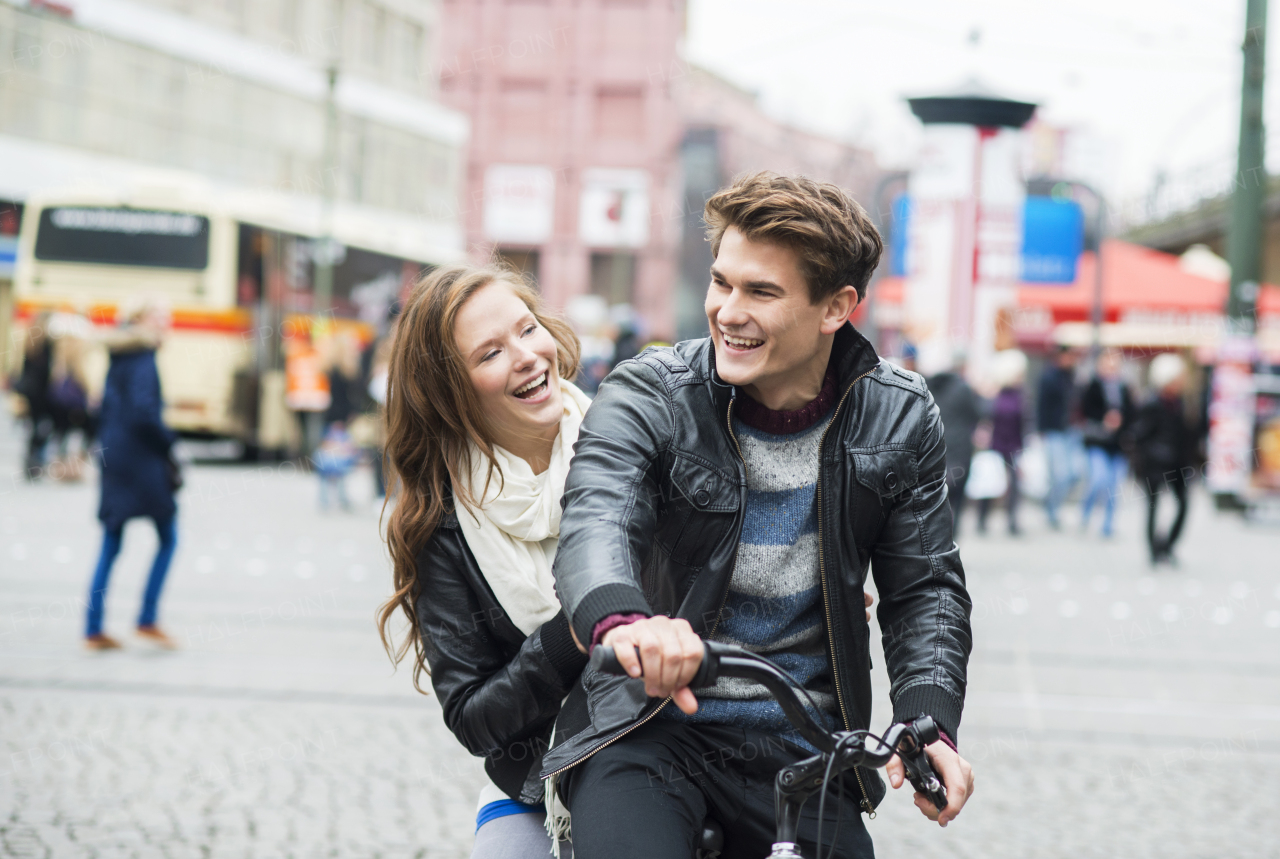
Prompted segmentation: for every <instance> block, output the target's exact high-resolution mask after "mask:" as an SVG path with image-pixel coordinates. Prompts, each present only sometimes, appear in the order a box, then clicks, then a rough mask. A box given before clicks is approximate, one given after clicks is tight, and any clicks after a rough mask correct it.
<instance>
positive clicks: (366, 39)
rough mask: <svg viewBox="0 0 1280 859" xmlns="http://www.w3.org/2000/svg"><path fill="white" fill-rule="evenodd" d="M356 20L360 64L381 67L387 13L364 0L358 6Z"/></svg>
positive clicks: (373, 67) (372, 67)
mask: <svg viewBox="0 0 1280 859" xmlns="http://www.w3.org/2000/svg"><path fill="white" fill-rule="evenodd" d="M356 22H357V25H356V39H357V40H358V41H357V45H358V47H357V51H358V57H359V60H360V64H361V65H363V66H364V67H365V68H369V69H374V70H377V69H381V68H382V55H383V33H384V32H385V30H386V13H385V12H383V11H382V10H381V9H379V8H378V7H377V6H374V5H373V4H372V3H369V2H364V3H361V4H360V5H359V6H358V7H357V8H356Z"/></svg>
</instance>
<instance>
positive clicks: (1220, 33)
mask: <svg viewBox="0 0 1280 859" xmlns="http://www.w3.org/2000/svg"><path fill="white" fill-rule="evenodd" d="M1273 5H1275V4H1273ZM1244 10H1245V0H1070V2H1050V3H1046V2H1035V1H1034V0H1032V2H1028V0H963V2H957V0H897V2H894V3H893V4H889V3H886V2H883V0H689V18H688V25H689V26H688V33H687V42H686V55H687V56H688V58H689V59H690V60H691V61H693V62H695V63H698V64H700V65H703V66H706V67H708V68H710V69H712V70H713V71H716V72H718V73H720V74H722V75H724V76H725V77H727V78H729V79H731V80H733V81H734V82H736V83H739V84H741V85H743V86H745V87H747V88H749V89H752V90H755V91H757V92H759V93H760V96H761V100H762V103H763V105H764V106H765V108H766V109H767V110H768V111H769V112H770V113H772V114H774V115H775V116H778V117H780V118H783V119H787V120H789V121H792V122H794V123H796V124H798V125H801V126H803V127H807V128H811V129H814V130H818V131H822V132H824V133H828V134H832V135H836V136H839V137H842V138H844V139H847V140H851V141H854V142H857V143H860V144H862V145H865V146H868V147H869V148H871V149H873V150H874V151H875V152H876V154H877V156H878V157H879V159H880V160H881V162H882V163H883V164H885V165H886V166H909V164H910V161H911V158H912V155H913V153H914V150H915V147H916V145H917V141H918V140H919V128H920V126H919V124H918V122H917V121H916V119H915V118H914V117H913V116H912V114H911V112H910V110H909V109H908V107H907V105H906V103H905V102H904V101H903V100H902V99H903V97H904V96H906V95H929V94H936V93H938V92H942V91H946V90H948V89H952V88H954V87H955V86H957V85H959V84H960V83H962V82H963V81H964V80H965V79H967V78H970V77H973V76H977V77H978V78H979V79H980V80H981V81H983V82H984V83H986V84H987V85H988V86H990V87H991V88H992V89H995V90H996V91H998V92H1000V93H1002V94H1005V95H1010V96H1014V97H1019V98H1024V99H1027V100H1030V101H1035V102H1037V103H1039V104H1040V105H1041V111H1040V116H1041V117H1043V118H1044V119H1046V120H1047V121H1049V122H1052V123H1054V124H1058V125H1065V126H1070V127H1075V128H1082V129H1087V130H1088V131H1089V132H1090V133H1091V134H1092V135H1093V136H1095V137H1096V138H1098V139H1100V140H1101V141H1103V142H1104V143H1105V144H1106V145H1105V152H1106V161H1107V170H1106V174H1107V177H1106V181H1107V185H1108V188H1107V191H1108V193H1109V194H1110V195H1111V196H1112V197H1113V199H1114V200H1116V202H1120V201H1122V200H1123V199H1127V198H1133V197H1136V196H1138V195H1140V194H1142V193H1144V192H1145V191H1146V190H1147V189H1148V188H1149V187H1150V185H1151V182H1152V179H1153V177H1154V175H1155V172H1156V171H1157V170H1158V169H1165V170H1168V171H1170V172H1171V173H1172V174H1173V175H1174V176H1175V177H1180V176H1181V177H1188V176H1190V175H1192V174H1193V172H1194V171H1195V170H1196V169H1197V168H1202V167H1207V168H1208V169H1210V170H1213V171H1215V172H1221V171H1225V172H1227V173H1229V172H1230V170H1231V169H1232V168H1233V167H1234V159H1235V147H1236V137H1237V133H1238V126H1239V104H1240V67H1241V52H1240V43H1241V40H1242V38H1243V28H1244ZM1272 11H1273V14H1272V15H1271V22H1270V25H1269V27H1268V30H1269V33H1270V34H1273V35H1280V28H1278V27H1277V24H1276V22H1277V19H1278V18H1280V9H1273V10H1272ZM975 33H976V34H977V38H976V44H975ZM1268 41H1272V39H1270V38H1269V39H1268ZM1267 78H1268V80H1267V87H1268V91H1267V106H1268V109H1267V114H1266V115H1267V118H1268V123H1269V125H1271V126H1273V127H1274V124H1275V123H1276V122H1277V121H1280V112H1278V110H1277V109H1280V56H1276V54H1275V51H1274V50H1273V51H1272V52H1271V56H1270V57H1269V66H1268V75H1267ZM1271 137H1272V139H1274V140H1277V141H1280V133H1277V132H1273V134H1272V135H1271ZM1269 149H1270V150H1271V152H1272V153H1273V157H1272V158H1270V159H1269V164H1270V167H1271V169H1272V172H1275V171H1276V169H1277V167H1280V164H1278V163H1277V161H1278V159H1276V158H1275V157H1274V155H1275V154H1280V147H1277V146H1270V147H1269ZM1200 172H1204V171H1203V170H1200Z"/></svg>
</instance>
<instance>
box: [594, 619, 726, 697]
mask: <svg viewBox="0 0 1280 859" xmlns="http://www.w3.org/2000/svg"><path fill="white" fill-rule="evenodd" d="M600 643H601V644H604V645H608V646H609V647H612V648H613V649H614V652H615V653H617V655H618V662H620V663H621V664H622V667H623V668H625V669H626V670H627V674H628V675H630V676H631V677H639V676H640V675H641V673H642V672H641V668H640V663H641V660H643V661H644V669H643V674H644V691H645V694H647V695H648V696H649V697H651V698H665V697H667V696H668V695H670V696H671V697H672V699H673V700H674V701H675V702H676V706H677V707H679V708H680V709H681V710H683V711H684V712H686V713H688V714H689V715H691V716H692V715H693V714H694V713H696V712H697V711H698V699H697V698H695V697H694V696H693V692H692V691H690V689H689V681H690V680H692V679H693V676H694V675H695V674H697V673H698V666H699V665H701V664H702V652H703V648H702V639H701V638H699V637H698V636H697V634H696V633H695V632H694V631H693V627H691V626H689V622H688V621H687V620H683V619H681V618H675V619H672V618H669V617H665V616H663V615H656V616H654V617H650V618H645V619H644V620H637V621H635V622H634V623H628V624H626V625H625V626H615V627H614V628H613V629H611V630H609V631H608V632H606V633H605V635H604V638H602V639H601V640H600ZM637 649H638V650H639V651H640V655H639V658H637V656H636V650H637Z"/></svg>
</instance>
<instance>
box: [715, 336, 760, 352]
mask: <svg viewBox="0 0 1280 859" xmlns="http://www.w3.org/2000/svg"><path fill="white" fill-rule="evenodd" d="M724 342H726V343H728V344H729V345H730V346H732V347H733V348H735V349H754V348H755V347H757V346H760V345H761V344H763V343H764V341H763V340H749V339H747V338H746V337H730V336H729V335H728V334H725V335H724Z"/></svg>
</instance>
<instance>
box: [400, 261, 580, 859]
mask: <svg viewBox="0 0 1280 859" xmlns="http://www.w3.org/2000/svg"><path fill="white" fill-rule="evenodd" d="M577 369H578V342H577V340H576V338H575V337H574V335H573V333H572V332H571V331H570V330H569V328H568V327H567V326H566V325H565V324H564V323H562V322H560V321H559V320H557V319H555V318H553V317H550V316H548V315H547V313H546V311H545V310H544V309H543V307H542V304H541V302H540V300H539V298H538V296H537V293H535V292H534V291H533V290H532V289H531V288H530V287H529V286H527V285H526V284H525V283H524V282H523V281H521V280H520V279H519V278H518V277H517V276H516V275H514V274H512V273H510V272H507V271H504V270H502V269H497V268H478V267H474V266H465V265H457V266H450V267H444V268H439V269H436V270H435V271H433V272H431V273H430V274H429V275H428V276H426V277H425V278H424V279H423V280H421V281H420V282H419V283H418V284H417V285H416V286H415V287H414V290H413V294H412V296H411V297H410V299H409V301H408V304H407V305H406V306H405V308H404V311H403V314H402V316H401V319H400V323H399V327H398V329H397V333H396V340H395V345H394V347H393V349H392V354H391V363H390V371H389V374H388V388H389V396H388V399H387V405H386V425H387V440H386V452H387V458H388V460H389V464H390V466H391V469H392V472H391V473H392V476H393V477H394V479H395V480H396V481H399V484H400V486H399V495H398V501H397V502H396V506H395V510H394V511H393V512H392V513H391V518H390V524H389V527H388V530H387V540H388V543H389V544H390V549H391V555H392V561H393V565H394V575H395V588H396V590H395V595H394V596H393V598H392V599H391V600H390V601H389V602H388V603H387V604H386V605H385V606H384V607H383V609H382V612H381V615H380V623H381V631H382V637H383V643H384V644H386V645H387V648H388V652H389V653H391V655H392V658H393V659H394V660H395V661H397V662H399V660H400V659H401V658H403V657H404V655H405V654H406V653H407V652H408V651H409V650H410V649H412V650H413V655H414V685H415V687H416V688H418V689H419V690H421V686H420V685H419V682H420V679H421V674H422V672H423V671H427V672H428V673H429V674H430V675H431V684H432V686H433V688H434V689H435V692H436V695H437V696H438V698H439V700H440V706H441V708H442V709H443V711H444V718H445V722H446V724H448V726H449V728H450V730H452V731H453V733H454V735H455V736H456V737H457V738H458V740H459V741H460V742H461V743H462V744H463V745H464V746H466V748H467V749H468V750H469V751H470V752H471V753H472V754H475V755H480V756H483V757H484V759H485V772H486V773H487V774H488V776H489V779H490V782H491V783H490V784H489V785H488V786H486V787H485V788H484V789H483V790H482V791H481V795H480V804H479V810H478V813H477V819H476V825H477V832H476V843H475V849H474V852H473V853H472V856H473V857H481V856H483V857H498V856H502V857H512V859H515V857H523V856H526V855H527V856H529V857H534V856H537V857H539V859H541V857H545V856H547V855H548V852H549V850H550V848H551V846H552V845H551V840H550V836H548V835H547V834H546V832H545V831H544V829H543V825H544V820H545V817H546V811H545V809H544V808H543V806H542V797H543V786H542V782H541V781H540V780H539V779H538V773H539V769H540V765H539V764H540V761H541V758H542V753H543V752H544V751H545V750H546V749H547V747H548V745H549V741H550V735H551V727H552V723H553V722H554V720H555V718H556V715H557V714H558V712H559V709H560V703H561V701H562V700H563V699H564V697H565V696H566V695H567V694H568V692H569V689H570V687H571V685H572V684H573V683H574V682H575V681H576V680H577V678H578V675H579V674H580V673H581V671H582V668H583V666H584V665H585V664H586V656H584V655H583V654H582V653H581V652H580V651H579V650H578V648H577V646H576V645H575V643H574V641H573V637H572V633H571V632H570V631H569V624H568V621H567V620H566V619H565V617H564V615H563V613H562V612H561V611H560V603H559V601H558V600H557V599H556V595H555V591H554V587H553V584H554V583H553V580H552V577H551V562H552V559H553V557H554V556H555V551H556V544H557V541H558V539H559V534H560V496H561V495H562V494H563V492H564V482H565V475H566V474H567V473H568V470H569V460H570V458H571V456H572V455H573V442H574V441H575V440H576V439H577V436H578V427H579V425H580V424H581V422H582V416H583V414H584V412H585V411H586V408H587V404H588V400H587V398H586V397H585V396H584V395H583V394H582V393H581V392H580V391H579V390H578V389H577V388H575V387H574V386H573V385H572V384H570V383H569V382H568V379H570V378H572V377H573V375H574V374H575V373H576V372H577ZM397 610H400V611H403V612H404V614H405V616H406V617H407V618H408V619H409V621H410V628H409V631H408V633H407V635H406V637H405V639H404V640H403V641H401V642H400V644H399V646H394V645H392V644H390V643H389V641H388V635H389V631H388V628H389V624H390V622H391V620H392V618H393V616H394V615H395V613H396V611H397Z"/></svg>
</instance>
